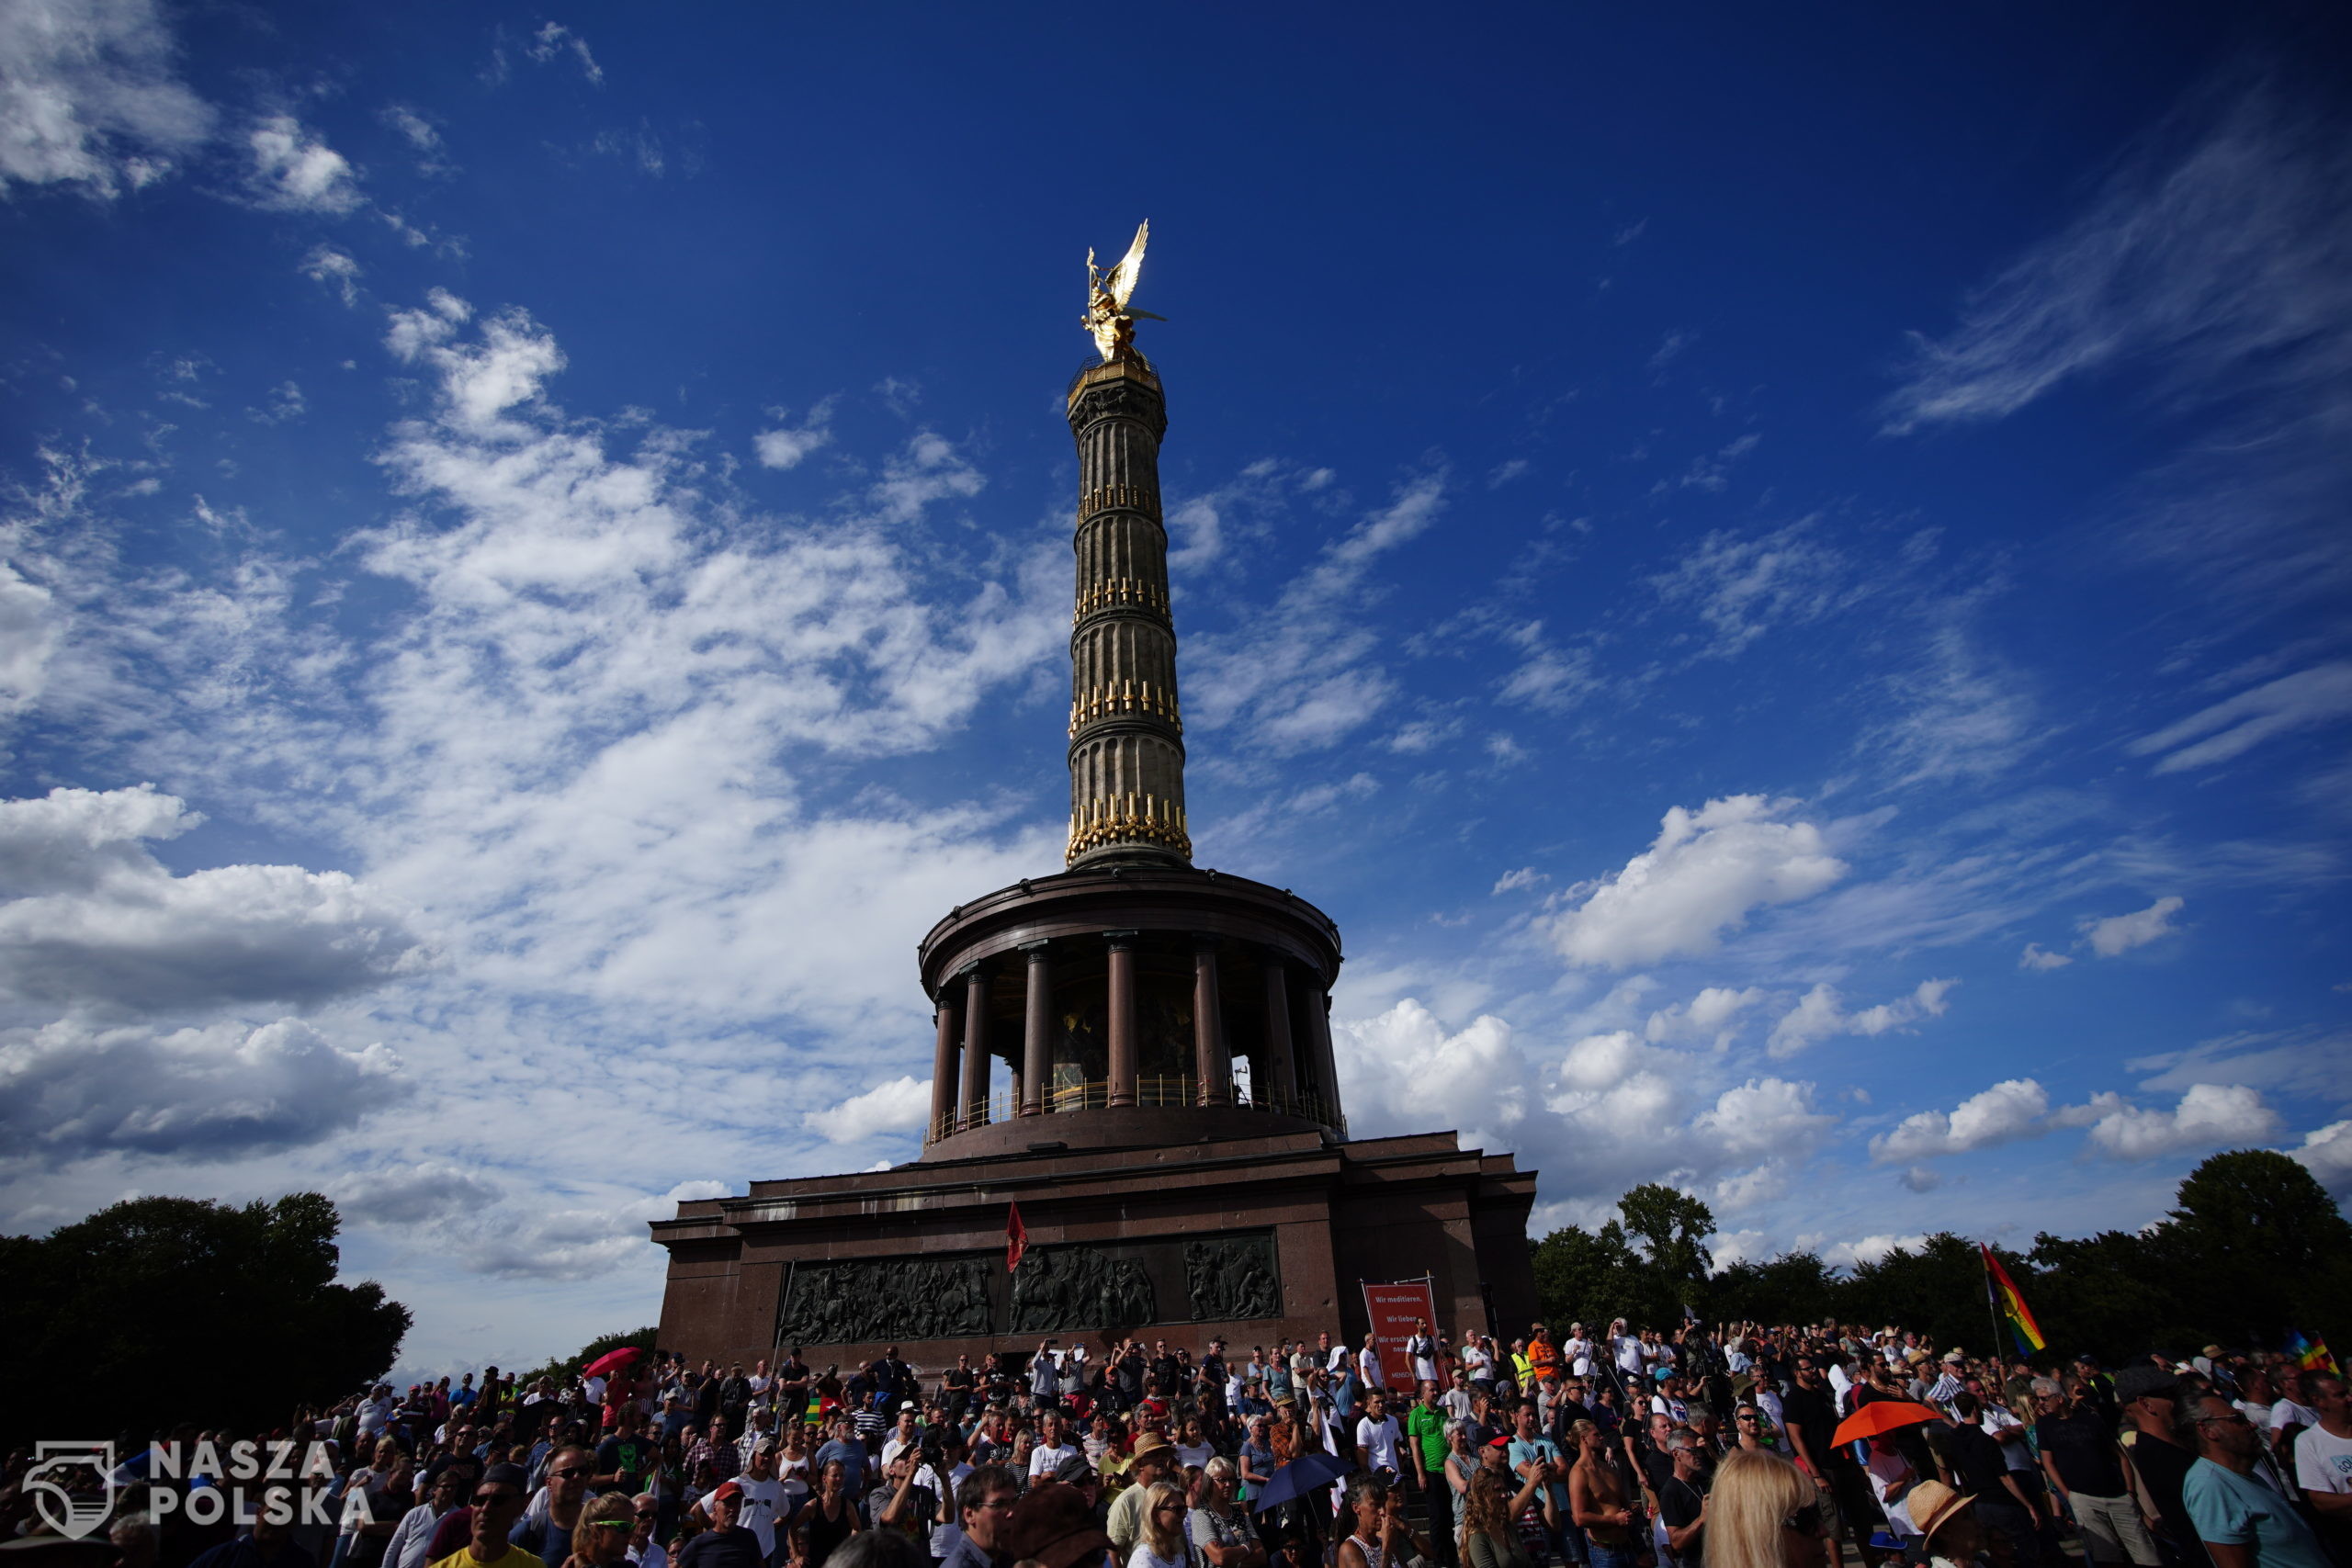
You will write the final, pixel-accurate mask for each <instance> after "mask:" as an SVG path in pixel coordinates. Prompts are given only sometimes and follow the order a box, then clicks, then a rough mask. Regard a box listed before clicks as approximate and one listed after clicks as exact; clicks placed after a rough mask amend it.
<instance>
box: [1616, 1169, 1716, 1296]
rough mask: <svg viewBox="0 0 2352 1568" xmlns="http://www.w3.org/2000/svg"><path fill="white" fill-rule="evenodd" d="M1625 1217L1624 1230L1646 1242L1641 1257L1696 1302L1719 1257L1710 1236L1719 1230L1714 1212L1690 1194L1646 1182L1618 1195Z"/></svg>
mask: <svg viewBox="0 0 2352 1568" xmlns="http://www.w3.org/2000/svg"><path fill="white" fill-rule="evenodd" d="M1617 1212H1618V1213H1620V1214H1622V1215H1623V1216H1624V1220H1625V1234H1626V1235H1629V1236H1631V1237H1633V1238H1634V1240H1635V1241H1637V1242H1639V1243H1641V1247H1642V1256H1643V1257H1644V1258H1646V1259H1647V1260H1648V1262H1649V1266H1650V1269H1651V1270H1652V1271H1653V1272H1654V1273H1656V1274H1657V1279H1658V1283H1659V1284H1660V1285H1662V1286H1665V1287H1667V1288H1668V1289H1671V1290H1675V1291H1678V1292H1686V1294H1685V1296H1684V1299H1685V1300H1690V1301H1691V1304H1692V1305H1694V1306H1695V1305H1696V1304H1697V1302H1696V1300H1695V1299H1693V1298H1695V1295H1696V1292H1699V1291H1700V1290H1701V1289H1702V1288H1703V1287H1704V1286H1705V1284H1706V1280H1707V1273H1708V1270H1710V1269H1713V1267H1714V1261H1715V1260H1714V1258H1713V1256H1712V1255H1711V1254H1709V1252H1708V1251H1707V1238H1708V1237H1709V1236H1711V1235H1714V1234H1715V1215H1714V1211H1713V1210H1712V1209H1710V1208H1708V1207H1707V1205H1706V1204H1705V1203H1703V1202H1702V1201H1699V1200H1698V1199H1696V1198H1694V1197H1692V1196H1691V1194H1690V1193H1688V1192H1684V1191H1680V1190H1677V1189H1675V1188H1672V1187H1664V1186H1660V1185H1659V1184H1658V1183H1657V1182H1655V1181H1645V1182H1644V1183H1642V1185H1640V1186H1639V1187H1636V1188H1634V1190H1632V1191H1630V1192H1628V1193H1626V1194H1625V1195H1624V1196H1623V1198H1620V1199H1618V1200H1617Z"/></svg>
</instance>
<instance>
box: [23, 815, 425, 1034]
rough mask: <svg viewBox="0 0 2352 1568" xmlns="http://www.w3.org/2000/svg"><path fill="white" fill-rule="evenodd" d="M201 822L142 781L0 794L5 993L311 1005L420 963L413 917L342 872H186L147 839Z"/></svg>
mask: <svg viewBox="0 0 2352 1568" xmlns="http://www.w3.org/2000/svg"><path fill="white" fill-rule="evenodd" d="M202 820H203V818H201V817H199V816H198V815H197V814H195V813H193V812H190V811H188V810H187V808H186V807H185V805H184V804H183V803H182V802H181V801H180V800H178V799H177V798H175V797H174V796H172V795H159V794H157V793H156V792H155V791H154V790H153V788H152V787H151V786H149V785H146V784H141V785H139V786H138V787H136V788H133V789H120V790H108V791H106V792H103V793H99V792H94V791H91V790H83V789H62V788H61V789H54V790H51V792H50V793H49V795H47V796H46V797H45V798H39V799H31V800H10V801H0V995H5V996H7V997H10V998H15V999H17V1000H18V1001H28V1002H44V1003H50V1004H54V1005H61V1006H85V1007H95V1008H104V1009H112V1010H123V1009H128V1010H136V1011H142V1012H151V1011H158V1010H172V1009H177V1008H186V1007H200V1006H209V1005H216V1004H223V1003H237V1002H256V1001H277V1002H287V1003H309V1002H316V1001H320V1000H322V999H324V998H329V997H333V996H337V995H342V994H345V993H348V992H352V991H356V990H363V989H367V988H369V987H374V986H377V985H379V984H381V983H382V982H383V981H385V980H387V979H389V978H390V977H391V976H395V975H398V974H401V973H405V972H407V971H408V970H409V969H410V968H411V967H412V966H413V960H414V957H415V953H416V950H417V945H418V940H417V938H416V937H415V936H413V934H411V933H410V932H409V931H408V930H407V928H406V925H405V922H404V920H403V919H402V917H401V913H400V912H399V911H398V910H397V909H396V908H395V907H394V906H392V905H391V904H390V901H389V900H387V899H385V898H384V897H382V896H381V895H380V894H379V893H378V892H376V891H374V890H372V889H370V888H368V887H367V886H364V885H362V884H360V883H358V882H356V881H355V880H354V879H353V878H352V877H350V876H349V875H347V874H344V873H342V872H311V871H305V870H303V869H302V868H301V867H300V866H290V865H230V866H219V867H214V868H211V869H209V870H204V871H196V872H191V873H189V874H187V875H186V876H174V875H173V874H171V873H170V872H169V871H167V870H166V869H165V868H164V866H163V864H162V863H159V862H158V861H157V860H156V859H155V857H154V856H153V854H152V853H151V852H149V851H148V850H147V848H146V847H145V846H146V842H147V841H148V840H166V839H172V838H176V837H177V836H179V835H180V834H182V833H185V832H187V831H188V829H191V828H193V827H195V826H196V825H197V824H198V823H199V822H201V821H202Z"/></svg>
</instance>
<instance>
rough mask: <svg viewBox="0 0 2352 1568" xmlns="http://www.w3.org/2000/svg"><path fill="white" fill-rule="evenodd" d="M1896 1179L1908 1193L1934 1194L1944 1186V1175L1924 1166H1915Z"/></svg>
mask: <svg viewBox="0 0 2352 1568" xmlns="http://www.w3.org/2000/svg"><path fill="white" fill-rule="evenodd" d="M1897 1179H1898V1180H1899V1181H1901V1182H1902V1183H1903V1188H1904V1190H1905V1191H1906V1192H1933V1191H1934V1190H1936V1189H1937V1188H1939V1187H1941V1186H1942V1185H1943V1184H1944V1179H1943V1175H1942V1173H1941V1172H1940V1171H1937V1170H1934V1169H1932V1168H1928V1167H1927V1166H1924V1165H1915V1166H1913V1167H1912V1168H1910V1169H1908V1170H1906V1171H1905V1172H1904V1173H1903V1174H1902V1175H1901V1176H1900V1177H1898V1178H1897Z"/></svg>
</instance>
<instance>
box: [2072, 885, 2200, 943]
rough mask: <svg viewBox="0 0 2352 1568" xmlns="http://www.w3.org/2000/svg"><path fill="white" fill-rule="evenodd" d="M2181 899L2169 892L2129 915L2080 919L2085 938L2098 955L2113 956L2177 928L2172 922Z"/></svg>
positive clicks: (2178, 909) (2169, 933) (2178, 910)
mask: <svg viewBox="0 0 2352 1568" xmlns="http://www.w3.org/2000/svg"><path fill="white" fill-rule="evenodd" d="M2182 902H2183V901H2182V899H2181V898H2180V897H2178V896H2177V895H2170V896H2167V897H2162V898H2159V899H2157V900H2156V901H2155V902H2154V903H2153V904H2151V905H2149V906H2148V907H2147V908H2144V909H2134V910H2132V911H2131V913H2130V914H2128V915H2109V916H2108V917H2107V918H2106V919H2101V920H2085V921H2084V922H2083V923H2082V930H2083V935H2084V939H2085V940H2086V941H2087V942H2089V943H2090V944H2091V951H2092V952H2093V953H2098V955H2099V956H2100V957H2101V958H2113V957H2115V956H2116V955H2117V954H2118V953H2129V952H2131V950H2132V949H2133V948H2135V947H2145V946H2146V945H2147V944H2148V943H2150V942H2154V941H2156V940H2157V939H2158V938H2160V937H2166V936H2170V935H2172V934H2173V933H2174V932H2175V931H2178V930H2179V929H2180V928H2179V927H2178V926H2176V925H2174V924H2173V923H2172V918H2173V917H2174V916H2175V915H2177V914H2178V913H2180V909H2181V905H2182Z"/></svg>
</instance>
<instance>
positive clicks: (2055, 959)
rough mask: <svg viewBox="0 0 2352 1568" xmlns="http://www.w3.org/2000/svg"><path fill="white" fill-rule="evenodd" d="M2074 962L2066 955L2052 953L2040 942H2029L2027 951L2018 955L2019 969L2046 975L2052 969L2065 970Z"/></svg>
mask: <svg viewBox="0 0 2352 1568" xmlns="http://www.w3.org/2000/svg"><path fill="white" fill-rule="evenodd" d="M2073 962H2074V960H2073V959H2071V958H2069V957H2067V956H2066V955H2065V954H2064V953H2052V952H2051V951H2050V950H2049V949H2048V948H2046V947H2044V946H2042V945H2041V943H2040V942H2027V943H2026V944H2025V951H2024V952H2023V953H2018V968H2020V969H2030V970H2033V971H2035V972H2036V973H2041V974H2046V973H2048V972H2049V971H2050V970H2052V969H2064V967H2066V965H2067V964H2072V963H2073Z"/></svg>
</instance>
